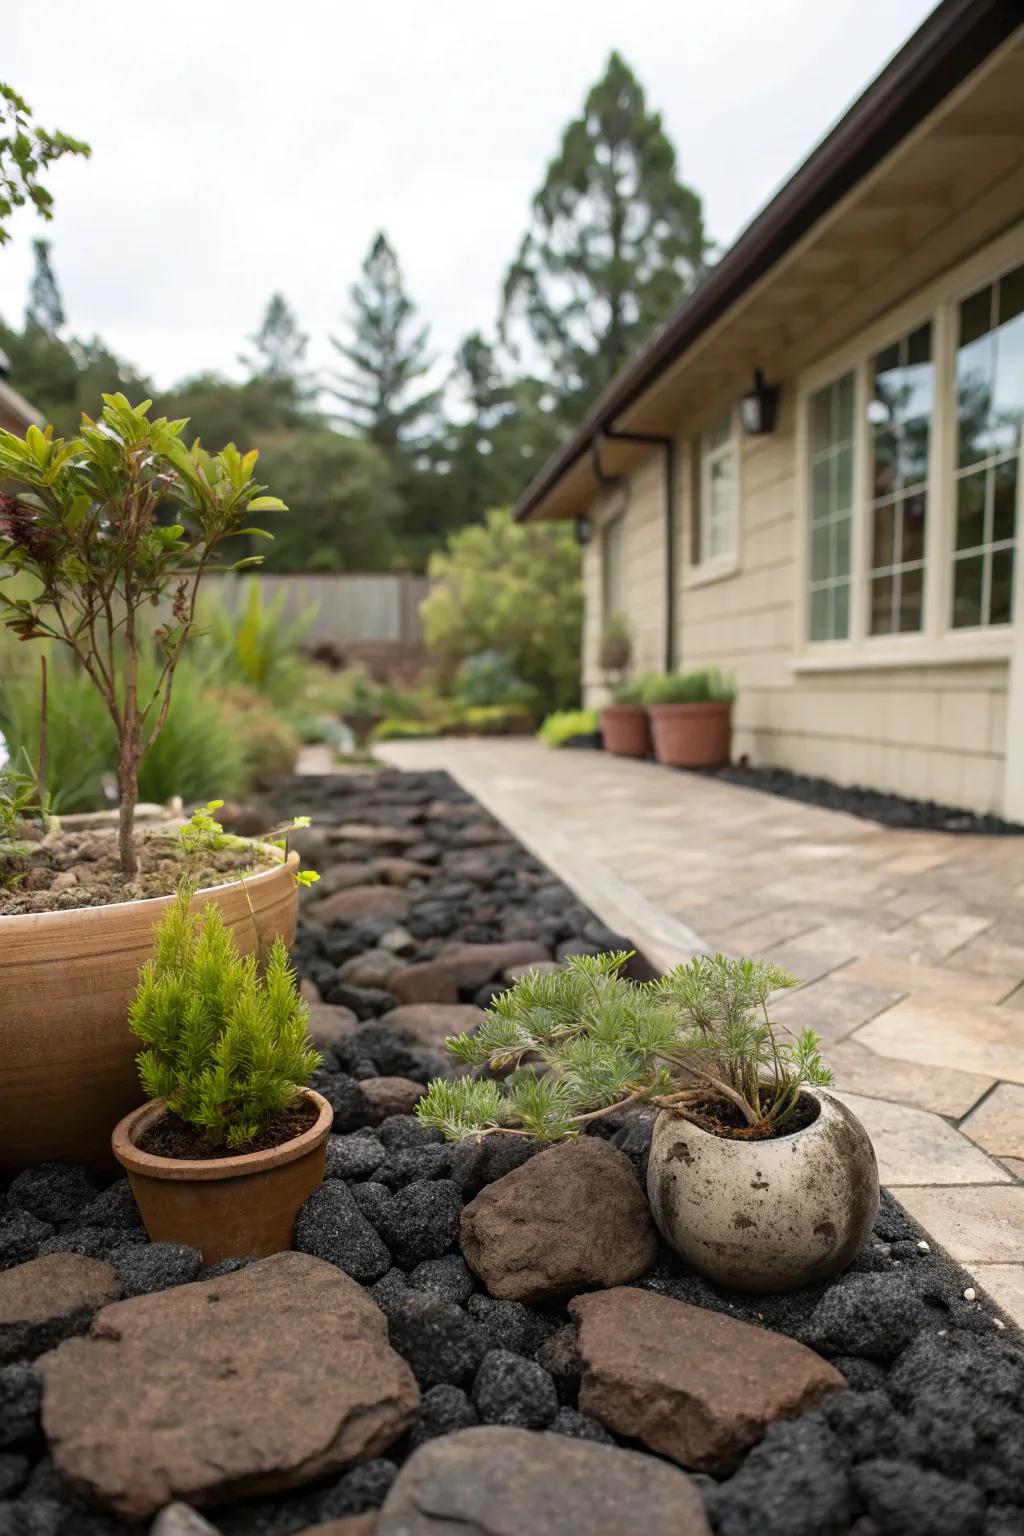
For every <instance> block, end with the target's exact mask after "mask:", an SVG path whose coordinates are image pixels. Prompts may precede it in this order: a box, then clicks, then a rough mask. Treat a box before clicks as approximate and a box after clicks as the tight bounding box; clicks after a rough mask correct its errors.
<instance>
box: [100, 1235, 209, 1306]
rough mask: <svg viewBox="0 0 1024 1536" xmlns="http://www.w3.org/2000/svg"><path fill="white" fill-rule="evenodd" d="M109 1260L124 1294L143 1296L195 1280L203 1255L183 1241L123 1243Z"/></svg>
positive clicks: (201, 1264)
mask: <svg viewBox="0 0 1024 1536" xmlns="http://www.w3.org/2000/svg"><path fill="white" fill-rule="evenodd" d="M110 1262H111V1263H112V1264H113V1266H114V1269H115V1270H116V1271H117V1277H118V1279H119V1280H120V1282H121V1285H122V1288H123V1290H124V1294H125V1295H126V1296H146V1295H148V1294H149V1292H150V1291H166V1290H169V1289H170V1287H171V1286H172V1285H186V1284H187V1283H188V1282H189V1281H190V1280H194V1279H195V1278H196V1276H197V1275H198V1273H199V1271H200V1270H201V1269H202V1267H203V1256H202V1254H201V1253H200V1252H199V1250H198V1248H189V1247H188V1246H187V1245H186V1244H185V1243H144V1244H126V1245H125V1246H124V1247H123V1248H115V1249H114V1251H113V1253H112V1254H111V1255H110Z"/></svg>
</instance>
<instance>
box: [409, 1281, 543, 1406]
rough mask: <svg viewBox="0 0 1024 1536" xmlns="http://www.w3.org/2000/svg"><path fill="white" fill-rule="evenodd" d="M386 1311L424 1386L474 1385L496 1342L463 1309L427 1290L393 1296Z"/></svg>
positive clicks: (420, 1382)
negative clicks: (473, 1381) (445, 1383)
mask: <svg viewBox="0 0 1024 1536" xmlns="http://www.w3.org/2000/svg"><path fill="white" fill-rule="evenodd" d="M385 1310H386V1312H387V1318H388V1333H389V1336H390V1339H391V1345H392V1348H393V1349H396V1350H397V1351H398V1353H399V1354H400V1355H401V1356H402V1358H403V1359H404V1360H405V1361H407V1362H408V1364H409V1365H410V1367H411V1368H412V1372H413V1375H414V1376H415V1377H416V1380H417V1381H418V1382H419V1384H420V1386H421V1387H434V1386H437V1385H438V1383H439V1382H451V1383H453V1384H454V1385H455V1386H462V1385H463V1384H464V1383H465V1382H467V1381H471V1380H472V1378H473V1377H474V1376H475V1374H476V1369H477V1366H478V1365H479V1364H480V1361H481V1360H482V1359H483V1357H484V1355H485V1354H486V1353H487V1351H488V1349H489V1348H490V1342H491V1341H490V1339H489V1338H488V1337H487V1334H486V1332H485V1331H484V1329H483V1328H481V1327H480V1324H479V1323H475V1322H473V1320H472V1318H469V1317H467V1316H466V1314H465V1312H463V1310H462V1308H461V1307H457V1306H456V1305H455V1304H454V1302H451V1301H442V1300H441V1298H440V1296H431V1295H430V1294H429V1292H427V1291H412V1290H409V1291H406V1292H405V1294H404V1295H401V1294H399V1295H395V1296H393V1297H391V1298H390V1299H389V1300H388V1304H387V1307H386V1308H385ZM512 1358H517V1357H515V1356H513V1357H512Z"/></svg>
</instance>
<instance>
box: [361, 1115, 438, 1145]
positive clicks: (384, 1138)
mask: <svg viewBox="0 0 1024 1536" xmlns="http://www.w3.org/2000/svg"><path fill="white" fill-rule="evenodd" d="M377 1136H378V1138H379V1140H380V1142H381V1144H382V1145H383V1146H384V1147H386V1148H387V1150H388V1151H389V1152H406V1151H408V1149H409V1148H410V1147H439V1146H441V1145H442V1143H443V1142H444V1137H443V1136H442V1135H441V1132H440V1131H438V1130H435V1129H434V1127H433V1126H431V1125H421V1124H420V1122H419V1121H418V1120H417V1119H416V1117H415V1115H392V1117H391V1119H390V1120H388V1121H387V1123H386V1124H384V1125H382V1126H381V1127H380V1130H379V1131H378V1132H377Z"/></svg>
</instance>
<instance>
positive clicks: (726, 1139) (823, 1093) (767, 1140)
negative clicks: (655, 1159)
mask: <svg viewBox="0 0 1024 1536" xmlns="http://www.w3.org/2000/svg"><path fill="white" fill-rule="evenodd" d="M804 1094H806V1095H807V1097H808V1098H810V1099H814V1100H815V1101H816V1102H817V1104H818V1113H817V1114H816V1115H815V1117H814V1119H813V1120H812V1121H811V1122H810V1124H809V1125H802V1126H801V1127H800V1129H799V1130H798V1131H790V1133H789V1135H788V1136H763V1137H762V1138H761V1139H760V1140H759V1141H747V1140H745V1139H744V1138H743V1137H742V1136H716V1135H715V1133H714V1131H709V1130H706V1129H705V1127H704V1126H703V1125H698V1124H697V1122H696V1120H686V1119H684V1118H683V1116H682V1115H673V1114H672V1112H671V1110H668V1109H660V1110H659V1111H658V1120H660V1119H662V1117H663V1116H665V1115H667V1116H668V1117H669V1119H671V1120H673V1121H674V1122H675V1123H676V1124H677V1125H679V1126H685V1127H686V1129H687V1130H688V1131H696V1132H697V1133H698V1135H700V1136H706V1137H707V1138H708V1140H709V1141H713V1142H715V1144H716V1145H717V1146H720V1147H738V1148H740V1149H741V1150H743V1151H749V1152H753V1151H756V1150H757V1149H759V1148H761V1149H763V1148H765V1147H782V1146H786V1145H787V1144H788V1145H792V1143H794V1142H797V1141H799V1140H800V1138H801V1137H802V1136H806V1135H808V1133H809V1132H811V1131H813V1130H814V1128H815V1126H817V1125H820V1124H821V1117H822V1114H823V1113H824V1111H825V1110H826V1109H827V1108H828V1107H829V1106H830V1105H836V1104H838V1103H839V1102H840V1101H839V1100H837V1099H834V1098H833V1097H832V1095H831V1094H830V1093H828V1092H827V1090H825V1089H823V1088H810V1087H807V1088H801V1090H800V1097H801V1098H802V1097H803V1096H804ZM844 1107H845V1106H844ZM655 1124H657V1121H655Z"/></svg>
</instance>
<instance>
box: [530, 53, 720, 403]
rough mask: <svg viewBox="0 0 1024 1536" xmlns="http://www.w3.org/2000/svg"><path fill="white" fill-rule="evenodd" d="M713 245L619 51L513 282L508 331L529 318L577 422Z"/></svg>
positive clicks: (563, 159) (570, 134)
mask: <svg viewBox="0 0 1024 1536" xmlns="http://www.w3.org/2000/svg"><path fill="white" fill-rule="evenodd" d="M709 249H710V247H709V243H708V241H707V239H706V236H705V232H704V220H703V214H702V208H701V199H700V197H699V196H698V194H697V193H696V192H695V191H693V189H692V188H691V187H688V186H686V185H685V184H684V183H683V182H681V181H680V180H679V178H678V175H677V168H676V156H675V150H674V149H673V147H672V144H671V142H670V140H669V138H668V136H667V135H666V133H665V130H664V127H663V125H662V121H661V117H660V115H659V114H658V113H656V112H651V111H649V110H648V107H647V102H646V100H645V97H644V91H643V87H642V86H641V84H640V82H639V80H637V78H636V76H635V75H634V74H633V72H632V70H631V69H630V68H629V66H628V65H627V64H626V63H625V61H624V60H623V59H622V58H621V57H620V55H619V54H618V53H613V54H612V55H611V57H610V58H609V60H608V65H607V68H606V69H605V72H604V75H603V77H602V78H601V79H600V80H599V81H598V82H597V84H596V85H595V86H594V87H593V88H592V89H591V91H590V93H589V94H588V96H587V99H586V102H585V104H584V108H583V113H582V115H581V116H580V117H578V118H576V119H575V120H574V121H573V122H571V123H570V124H569V126H568V127H567V128H566V130H565V133H564V134H563V137H562V143H561V146H560V148H559V152H558V154H557V155H556V157H555V159H554V160H552V162H551V164H550V165H549V166H548V169H547V174H546V176H545V178H544V182H543V185H542V186H541V187H540V189H539V191H538V192H537V194H536V196H535V197H534V200H533V217H532V221H531V225H530V228H529V229H528V230H527V233H526V235H525V236H524V238H523V241H522V244H521V245H520V248H519V252H518V254H517V256H516V259H515V261H514V262H513V263H512V266H511V267H510V268H509V271H508V274H507V276H506V279H505V292H504V304H503V316H502V320H503V333H504V334H506V335H507V334H508V327H509V325H510V323H511V322H512V321H514V320H517V319H518V320H521V321H522V322H524V323H525V326H526V329H527V330H528V332H529V333H530V335H531V337H532V339H533V342H534V343H535V345H536V346H537V347H539V349H540V351H541V353H542V355H543V357H544V359H545V363H546V368H547V372H548V375H549V377H550V379H551V382H552V384H553V385H554V386H555V388H556V389H557V391H558V394H559V397H560V404H561V405H562V408H563V410H564V412H565V415H566V416H567V417H569V418H573V417H578V416H579V415H580V414H581V413H582V411H583V410H584V409H585V407H586V406H587V405H589V403H590V402H591V401H592V400H593V399H594V397H595V396H596V395H597V394H598V393H599V392H600V390H601V389H602V388H603V386H604V385H605V384H606V383H607V382H608V380H609V379H610V378H611V376H612V375H613V374H614V373H615V372H616V371H617V370H618V369H619V368H620V367H621V366H622V364H623V363H624V362H625V361H626V360H627V358H629V356H630V355H631V354H632V352H633V351H634V350H635V349H636V347H637V346H638V345H639V343H640V342H641V341H642V339H643V338H644V336H645V335H646V333H647V332H648V331H649V330H650V328H651V327H652V326H653V325H654V324H656V322H657V321H658V320H660V319H661V318H662V316H663V315H664V314H665V313H666V311H667V310H668V309H669V308H670V306H671V305H672V304H673V303H674V302H675V301H676V299H678V298H679V296H680V295H681V294H682V293H684V292H686V291H687V290H688V289H689V288H690V287H692V285H693V284H694V282H695V281H696V279H697V277H698V276H699V274H700V273H701V271H702V270H703V268H704V265H705V262H706V258H707V256H708V252H709Z"/></svg>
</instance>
